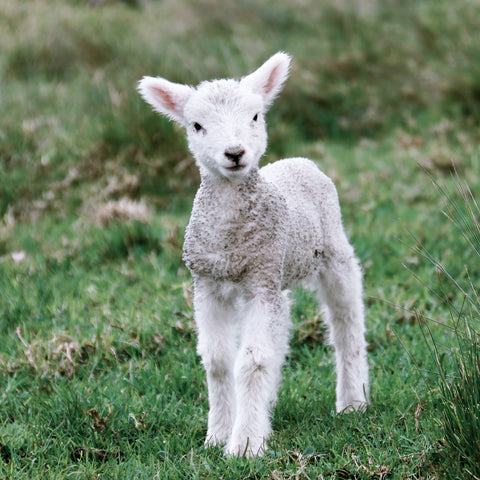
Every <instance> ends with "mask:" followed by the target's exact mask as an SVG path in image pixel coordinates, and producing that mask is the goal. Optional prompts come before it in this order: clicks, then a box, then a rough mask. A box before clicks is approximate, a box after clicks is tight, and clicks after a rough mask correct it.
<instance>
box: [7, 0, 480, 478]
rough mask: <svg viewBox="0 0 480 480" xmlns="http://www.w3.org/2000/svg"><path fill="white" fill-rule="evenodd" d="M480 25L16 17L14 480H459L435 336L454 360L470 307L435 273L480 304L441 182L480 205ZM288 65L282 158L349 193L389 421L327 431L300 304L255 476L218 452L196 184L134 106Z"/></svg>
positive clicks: (456, 15) (317, 342) (10, 291)
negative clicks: (208, 436)
mask: <svg viewBox="0 0 480 480" xmlns="http://www.w3.org/2000/svg"><path fill="white" fill-rule="evenodd" d="M478 25H480V4H479V3H478V1H476V0H461V1H457V2H451V1H447V0H436V1H433V0H417V1H414V0H406V1H403V2H395V1H393V0H385V1H380V0H379V1H375V0H357V1H354V2H351V1H347V0H325V1H321V2H318V1H315V0H297V1H273V0H266V1H263V2H254V1H251V0H243V1H237V2H226V1H220V0H204V1H194V0H183V1H177V0H158V1H157V0H129V1H127V0H126V1H120V0H118V1H115V0H110V1H108V0H106V1H102V0H91V1H87V0H85V1H80V0H64V1H60V0H48V1H47V0H23V1H17V0H3V1H2V2H1V3H0V45H1V48H0V82H1V83H0V85H1V90H0V458H1V461H3V463H1V462H0V476H1V474H4V475H5V476H6V478H25V479H27V478H28V479H30V478H59V479H60V478H61V479H63V478H67V477H70V476H73V477H74V478H98V476H99V475H100V476H102V475H104V476H105V478H110V477H111V478H153V477H154V476H155V478H169V479H175V478H271V479H277V478H285V479H289V478H332V479H334V478H386V477H390V478H402V479H403V478H447V477H446V476H445V475H447V476H450V477H451V478H462V475H463V473H462V472H463V469H462V468H460V467H459V465H460V466H461V465H462V463H461V459H460V460H459V458H452V457H450V456H448V455H446V454H444V453H443V432H442V428H440V427H439V425H438V421H437V417H438V415H437V410H436V408H437V403H438V395H437V394H438V392H437V391H436V390H435V388H432V386H431V384H430V383H429V373H428V372H426V370H428V369H429V368H433V367H432V362H431V358H430V354H429V351H428V348H427V346H426V345H425V342H424V339H423V336H422V335H421V326H420V325H419V318H421V319H422V321H425V319H433V320H435V321H438V322H441V323H440V324H433V326H432V328H433V333H434V334H435V335H436V336H437V338H439V340H440V342H441V343H445V344H446V345H448V344H449V342H451V337H452V333H451V329H449V328H448V326H445V325H444V324H445V323H446V322H448V321H449V318H450V314H451V311H450V310H449V308H450V307H451V306H452V305H454V306H456V308H461V305H462V298H463V297H462V294H461V292H459V291H457V290H456V289H455V288H452V286H451V285H448V284H447V285H445V282H444V280H445V274H444V272H443V273H442V271H439V269H438V268H437V267H438V265H437V266H436V265H435V264H434V263H432V262H428V261H425V259H424V258H423V255H422V253H421V252H422V251H428V252H429V254H430V255H431V256H432V257H433V258H435V259H436V260H437V261H438V264H441V265H442V266H444V267H445V269H447V270H448V272H450V273H451V274H452V275H453V276H455V278H458V281H459V282H460V284H461V285H467V287H466V288H467V289H468V288H469V282H470V283H471V282H472V279H473V285H478V279H479V278H480V267H479V266H478V265H477V264H476V263H475V262H473V261H472V252H471V250H469V249H468V245H467V243H466V242H465V241H464V240H462V238H461V236H460V235H459V234H458V231H455V229H454V228H452V227H451V225H450V224H449V222H447V221H446V220H445V217H444V216H443V215H442V213H441V210H442V209H443V208H446V207H448V203H449V202H450V200H451V199H450V198H447V197H445V196H442V195H440V194H438V193H437V192H436V190H435V189H434V188H433V187H432V184H431V180H430V178H429V176H428V175H427V174H426V172H428V174H429V175H431V176H432V177H434V178H435V179H436V180H437V181H438V182H439V183H441V184H442V185H443V184H445V185H446V186H447V187H448V186H451V185H452V183H455V180H452V179H451V173H452V172H453V170H454V169H456V170H457V172H458V173H459V176H460V179H461V180H462V181H463V180H465V181H468V183H469V184H470V186H471V189H472V192H473V193H474V195H475V194H476V192H478V189H479V187H480V177H479V175H478V172H479V166H480V165H479V158H480V157H479V139H480V138H479V137H480V135H479V129H478V127H479V122H480V38H479V33H478ZM278 50H285V51H287V52H289V53H290V54H292V55H293V58H294V62H293V67H292V72H291V77H290V79H289V80H288V82H287V84H286V87H285V90H284V91H283V92H282V94H281V96H280V97H279V98H278V99H277V100H276V103H275V105H274V106H273V108H272V111H271V112H270V113H269V116H268V120H269V134H270V145H269V149H268V152H267V156H266V158H265V161H274V160H276V159H278V158H281V157H283V156H290V155H296V156H308V157H310V158H313V159H314V160H316V161H317V162H318V164H319V165H320V167H321V168H322V169H323V170H324V171H325V172H326V173H327V174H328V175H330V176H331V177H332V178H333V179H334V180H335V182H336V184H337V186H338V190H339V193H340V198H341V204H342V211H343V215H344V221H345V225H346V228H347V230H348V232H349V234H350V236H351V238H352V242H353V243H354V245H355V248H356V251H357V253H358V255H359V256H360V258H361V261H362V264H363V266H364V270H365V293H366V301H367V304H368V307H369V311H368V318H367V323H368V330H369V332H368V341H369V343H370V364H371V371H372V398H373V406H372V407H371V409H370V410H369V412H368V415H366V416H365V417H361V416H354V417H353V418H352V417H349V418H343V417H337V416H335V415H333V414H332V412H331V409H332V405H333V394H334V392H333V387H332V385H333V368H332V364H331V352H330V351H329V350H328V349H327V348H326V347H323V346H322V343H323V342H322V340H323V330H322V327H321V322H320V318H319V316H318V314H317V310H316V307H315V305H314V303H313V301H312V298H311V297H310V296H308V295H307V294H304V293H301V292H295V298H296V299H297V304H296V306H295V307H294V309H293V316H294V319H295V325H296V327H295V331H294V333H293V342H292V345H293V346H292V353H291V355H290V357H289V359H288V362H287V365H286V367H285V370H286V373H285V382H284V385H283V387H282V392H281V394H280V400H279V405H278V406H277V409H276V413H275V418H274V427H275V432H276V433H275V435H274V437H273V439H272V442H271V444H272V451H271V452H269V454H268V455H267V458H266V459H264V460H259V461H257V462H253V463H242V461H240V460H238V461H236V460H228V459H224V458H223V457H222V455H221V453H220V452H219V451H218V452H212V451H208V452H204V451H203V447H202V442H203V436H204V433H205V427H206V425H205V418H206V409H207V405H206V403H207V402H206V390H205V384H204V378H203V371H202V369H201V366H200V365H199V361H198V359H197V358H196V356H195V346H194V345H195V339H194V334H193V327H192V311H191V292H190V279H189V275H188V273H187V271H186V270H185V267H184V266H183V264H182V262H181V260H180V258H181V244H182V240H183V228H184V226H185V225H186V222H187V219H188V214H189V210H190V205H191V201H192V199H193V195H194V193H195V190H196V186H197V184H198V181H199V177H198V173H197V170H196V167H195V165H194V162H193V160H192V159H191V156H190V154H189V153H188V151H187V148H186V143H185V141H184V139H183V132H182V131H181V129H179V128H178V127H176V126H175V125H173V124H171V123H169V122H168V121H166V120H165V119H163V118H160V117H159V116H158V115H156V114H154V113H153V112H151V111H150V109H149V107H148V106H147V105H146V104H145V103H144V102H143V101H142V100H141V98H140V97H139V95H138V94H137V92H136V89H135V88H136V82H137V81H138V80H139V79H140V78H141V77H142V76H143V75H159V76H164V77H166V78H168V79H170V80H173V81H178V82H184V83H189V84H196V83H197V82H199V81H201V80H205V79H210V78H219V77H225V76H233V77H239V76H241V75H244V74H246V73H248V72H250V71H252V70H254V69H255V68H256V67H257V66H258V65H260V64H261V63H262V62H263V61H264V60H265V59H266V58H268V57H269V56H270V55H271V54H273V53H275V52H276V51H278ZM453 191H454V192H455V190H453ZM452 195H453V198H457V199H458V198H460V197H461V196H459V195H458V194H456V193H453V194H452ZM447 209H448V208H447ZM464 265H469V271H468V275H467V274H466V271H465V268H464ZM405 267H407V268H405ZM468 276H470V278H468ZM418 312H420V313H421V315H417V313H418ZM444 354H445V355H447V353H445V352H444ZM410 355H413V356H414V357H415V359H416V362H417V364H418V365H419V366H420V367H421V370H420V371H419V370H417V369H416V368H415V367H414V366H413V365H412V363H411V361H410ZM447 356H448V355H447ZM320 377H321V378H320ZM322 379H324V381H323V382H322ZM131 415H133V418H132V416H131ZM134 419H135V420H134ZM102 422H103V423H102ZM187 433H188V434H187ZM65 449H66V450H67V454H65ZM55 465H56V467H55ZM2 469H3V470H2ZM446 471H448V473H445V472H446ZM13 475H15V477H13Z"/></svg>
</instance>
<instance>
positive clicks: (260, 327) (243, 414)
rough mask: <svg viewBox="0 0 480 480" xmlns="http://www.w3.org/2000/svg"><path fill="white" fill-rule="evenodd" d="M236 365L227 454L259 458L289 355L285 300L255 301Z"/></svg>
mask: <svg viewBox="0 0 480 480" xmlns="http://www.w3.org/2000/svg"><path fill="white" fill-rule="evenodd" d="M242 328H243V332H242V341H241V346H240V350H239V352H238V355H237V359H236V361H235V371H234V377H235V396H236V405H237V408H236V413H235V421H234V425H233V431H232V436H231V438H230V441H229V442H228V444H227V448H226V452H227V454H230V455H245V456H247V457H252V456H255V455H262V454H263V453H264V450H265V442H266V440H267V439H268V437H269V435H270V433H271V426H270V414H271V408H272V406H273V405H274V403H275V401H276V399H277V391H278V387H279V384H280V379H281V368H282V364H283V361H284V359H285V355H286V354H287V351H288V340H289V329H290V316H289V308H288V302H287V299H286V297H284V296H283V294H282V293H279V295H278V297H277V298H276V299H275V300H274V301H273V302H271V303H270V302H269V303H265V302H259V301H254V302H253V303H252V304H251V305H250V307H249V308H248V310H247V312H246V317H245V321H244V324H243V327H242Z"/></svg>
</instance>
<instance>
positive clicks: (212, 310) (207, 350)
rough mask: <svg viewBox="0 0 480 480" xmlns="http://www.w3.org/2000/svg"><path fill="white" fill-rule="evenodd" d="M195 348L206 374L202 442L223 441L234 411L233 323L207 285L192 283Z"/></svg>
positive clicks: (227, 436)
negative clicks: (207, 405)
mask: <svg viewBox="0 0 480 480" xmlns="http://www.w3.org/2000/svg"><path fill="white" fill-rule="evenodd" d="M194 306H195V321H196V324H197V335H198V344H197V351H198V353H199V355H200V356H201V358H202V364H203V366H204V368H205V371H206V375H207V386H208V403H209V412H208V429H207V438H206V440H205V445H225V444H226V443H227V441H228V439H229V438H230V435H231V433H232V427H233V419H234V415H235V395H234V384H233V366H234V359H235V351H236V348H237V346H236V325H235V324H234V322H233V312H232V311H231V308H228V307H227V306H225V305H224V304H223V303H222V302H220V301H219V299H218V298H217V297H216V296H215V295H214V293H213V292H210V291H208V289H207V288H202V287H201V286H200V285H196V287H195V297H194Z"/></svg>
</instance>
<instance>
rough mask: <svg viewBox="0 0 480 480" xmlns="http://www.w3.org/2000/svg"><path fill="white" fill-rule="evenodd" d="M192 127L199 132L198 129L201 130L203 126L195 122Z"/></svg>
mask: <svg viewBox="0 0 480 480" xmlns="http://www.w3.org/2000/svg"><path fill="white" fill-rule="evenodd" d="M193 128H194V129H195V131H196V132H199V131H200V130H202V128H203V127H202V126H201V125H200V124H199V123H197V122H195V123H194V124H193Z"/></svg>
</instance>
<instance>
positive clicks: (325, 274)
mask: <svg viewBox="0 0 480 480" xmlns="http://www.w3.org/2000/svg"><path fill="white" fill-rule="evenodd" d="M345 250H346V251H347V252H348V253H341V254H337V255H335V256H334V257H333V258H331V259H329V260H328V267H327V269H326V270H324V271H322V273H321V274H320V285H321V289H320V297H321V300H322V301H323V303H324V304H325V305H326V307H327V309H326V312H325V313H326V317H327V318H326V322H327V325H328V327H329V333H330V341H331V343H332V344H333V346H334V348H335V360H336V374H337V388H336V397H337V401H336V410H337V412H343V411H350V410H352V409H355V410H359V409H360V410H363V409H364V408H365V407H366V405H367V403H368V394H369V379H368V363H367V350H366V346H367V344H366V341H365V314H364V306H363V298H362V297H363V294H362V273H361V269H360V266H359V264H358V260H357V259H356V257H355V256H354V254H353V249H351V248H346V249H345ZM349 251H350V252H351V253H350V252H349Z"/></svg>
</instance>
